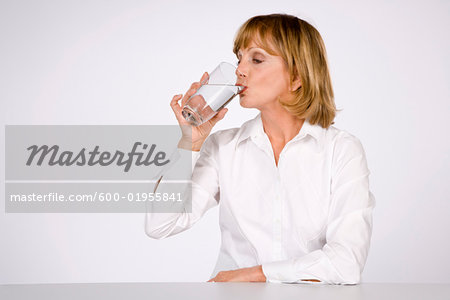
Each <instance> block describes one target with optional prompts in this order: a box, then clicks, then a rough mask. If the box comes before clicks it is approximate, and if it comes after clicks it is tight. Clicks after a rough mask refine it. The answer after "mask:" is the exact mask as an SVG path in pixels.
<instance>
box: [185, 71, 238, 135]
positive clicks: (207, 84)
mask: <svg viewBox="0 0 450 300" xmlns="http://www.w3.org/2000/svg"><path fill="white" fill-rule="evenodd" d="M236 80H237V77H236V67H235V66H233V65H232V64H230V63H227V62H221V63H220V64H219V65H218V66H217V67H216V68H215V69H214V70H213V71H212V72H211V73H210V74H209V77H208V78H207V79H206V80H205V81H204V82H201V84H202V85H201V86H200V88H199V89H198V90H197V92H196V93H195V94H194V95H192V96H191V97H190V98H189V100H188V101H187V102H186V104H185V105H184V106H183V110H182V112H181V113H182V114H183V117H184V118H185V119H186V121H188V122H189V123H190V124H191V125H193V126H199V125H201V124H203V123H205V122H207V121H208V120H210V119H211V118H212V117H214V116H215V115H216V114H217V113H218V112H219V110H221V109H222V108H223V107H225V106H226V105H227V104H228V103H229V102H230V101H231V100H233V98H234V97H236V95H239V93H241V92H243V91H244V89H245V86H242V85H236Z"/></svg>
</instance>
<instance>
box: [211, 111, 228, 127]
mask: <svg viewBox="0 0 450 300" xmlns="http://www.w3.org/2000/svg"><path fill="white" fill-rule="evenodd" d="M227 112H228V108H222V109H221V110H220V111H219V112H218V113H217V115H215V116H214V117H213V118H212V119H211V120H209V121H210V122H211V126H214V125H216V123H217V122H219V121H220V120H222V119H223V118H224V117H225V115H226V113H227Z"/></svg>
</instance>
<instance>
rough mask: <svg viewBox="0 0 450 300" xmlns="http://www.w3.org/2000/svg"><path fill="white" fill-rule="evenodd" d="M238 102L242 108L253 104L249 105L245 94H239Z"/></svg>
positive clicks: (250, 106)
mask: <svg viewBox="0 0 450 300" xmlns="http://www.w3.org/2000/svg"><path fill="white" fill-rule="evenodd" d="M239 104H240V105H241V106H242V107H243V108H253V105H251V101H249V98H248V97H247V96H244V97H242V96H240V97H239Z"/></svg>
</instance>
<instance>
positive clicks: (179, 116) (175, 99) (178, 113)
mask: <svg viewBox="0 0 450 300" xmlns="http://www.w3.org/2000/svg"><path fill="white" fill-rule="evenodd" d="M182 96H183V95H182V94H179V95H175V96H173V98H172V100H171V101H170V107H171V108H172V110H173V112H174V114H175V117H176V118H177V120H178V123H180V124H182V123H183V124H184V123H185V122H186V121H185V120H184V118H183V115H182V114H181V106H180V104H178V101H180V99H181V97H182Z"/></svg>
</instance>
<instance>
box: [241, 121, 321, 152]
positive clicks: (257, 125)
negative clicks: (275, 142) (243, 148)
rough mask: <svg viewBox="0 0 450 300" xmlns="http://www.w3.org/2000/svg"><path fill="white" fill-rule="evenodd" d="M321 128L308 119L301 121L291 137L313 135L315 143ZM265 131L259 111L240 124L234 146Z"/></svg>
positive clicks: (317, 140) (318, 138)
mask: <svg viewBox="0 0 450 300" xmlns="http://www.w3.org/2000/svg"><path fill="white" fill-rule="evenodd" d="M323 130H325V129H323V128H322V127H321V126H320V125H317V124H315V125H312V124H311V123H309V121H308V120H305V122H303V125H302V128H301V129H300V132H299V133H298V134H297V135H296V136H295V137H294V138H293V139H292V140H293V141H294V140H299V139H301V138H303V137H305V136H306V135H310V136H311V137H313V138H314V139H315V140H316V142H317V143H319V141H320V138H321V136H322V134H323ZM265 134H266V133H265V132H264V127H263V124H262V120H261V113H259V114H258V115H257V116H256V117H255V118H253V119H252V120H249V121H247V122H245V123H244V124H243V125H242V126H241V130H240V133H239V137H238V140H237V143H236V147H237V146H238V145H239V144H240V143H241V142H242V141H244V140H246V139H248V138H258V137H261V136H264V135H265Z"/></svg>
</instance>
